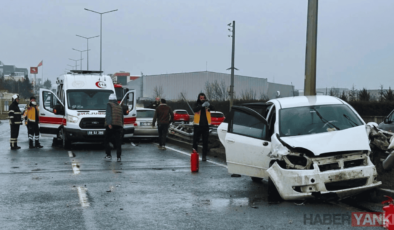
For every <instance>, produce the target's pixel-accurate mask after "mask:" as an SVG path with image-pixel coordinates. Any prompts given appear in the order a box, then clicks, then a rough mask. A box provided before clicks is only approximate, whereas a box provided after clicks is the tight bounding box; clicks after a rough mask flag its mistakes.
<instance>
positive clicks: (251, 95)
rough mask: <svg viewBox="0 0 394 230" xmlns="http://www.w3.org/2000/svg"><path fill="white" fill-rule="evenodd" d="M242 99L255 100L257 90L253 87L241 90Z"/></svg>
mask: <svg viewBox="0 0 394 230" xmlns="http://www.w3.org/2000/svg"><path fill="white" fill-rule="evenodd" d="M240 99H241V100H255V99H256V91H254V90H253V89H249V90H245V91H243V90H242V92H241V98H240Z"/></svg>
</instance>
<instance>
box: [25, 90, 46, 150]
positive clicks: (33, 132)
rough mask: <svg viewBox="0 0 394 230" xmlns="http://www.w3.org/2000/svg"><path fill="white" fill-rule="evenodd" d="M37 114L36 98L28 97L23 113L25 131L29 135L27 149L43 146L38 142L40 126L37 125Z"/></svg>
mask: <svg viewBox="0 0 394 230" xmlns="http://www.w3.org/2000/svg"><path fill="white" fill-rule="evenodd" d="M39 114H40V111H39V109H38V107H37V102H36V98H35V97H34V96H33V97H30V103H29V105H28V106H27V108H26V110H25V113H24V114H23V115H24V116H25V120H26V126H27V133H28V135H29V149H32V148H34V147H35V148H42V147H43V146H42V145H41V144H40V128H39V126H38V123H39ZM33 139H34V140H35V146H33Z"/></svg>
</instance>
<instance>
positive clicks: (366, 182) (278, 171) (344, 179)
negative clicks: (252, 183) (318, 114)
mask: <svg viewBox="0 0 394 230" xmlns="http://www.w3.org/2000/svg"><path fill="white" fill-rule="evenodd" d="M346 158H347V159H346V160H344V159H336V158H335V157H331V158H330V157H329V158H327V157H320V158H315V159H313V169H307V170H300V169H284V168H282V167H281V166H279V164H278V163H277V162H275V163H274V164H273V165H272V166H271V167H270V168H269V169H268V170H267V172H268V174H269V177H270V178H271V180H272V182H273V183H274V184H275V186H276V188H277V190H278V192H279V194H280V196H281V197H282V198H283V199H284V200H303V199H307V198H313V197H316V196H318V195H322V196H324V195H330V194H335V195H337V196H338V197H339V199H343V198H346V197H349V196H352V195H355V194H357V193H360V192H363V191H365V190H369V189H372V188H375V187H378V186H380V185H381V184H382V182H380V181H377V180H376V179H377V172H376V168H375V166H374V165H373V164H372V162H371V161H370V159H369V157H368V156H367V155H366V154H357V155H354V156H347V157H346ZM356 158H359V160H361V161H363V163H361V164H363V165H361V166H354V165H353V166H350V167H349V163H346V162H355V160H356ZM335 164H337V165H338V166H337V168H336V167H332V165H335Z"/></svg>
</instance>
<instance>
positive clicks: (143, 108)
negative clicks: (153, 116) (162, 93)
mask: <svg viewBox="0 0 394 230" xmlns="http://www.w3.org/2000/svg"><path fill="white" fill-rule="evenodd" d="M136 109H137V111H138V110H153V111H155V109H150V108H138V107H137V108H136Z"/></svg>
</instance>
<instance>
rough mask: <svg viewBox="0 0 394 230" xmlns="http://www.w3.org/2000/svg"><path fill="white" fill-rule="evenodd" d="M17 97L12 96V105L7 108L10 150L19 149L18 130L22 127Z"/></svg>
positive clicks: (16, 95)
mask: <svg viewBox="0 0 394 230" xmlns="http://www.w3.org/2000/svg"><path fill="white" fill-rule="evenodd" d="M18 104H19V95H18V94H15V95H13V96H12V104H11V105H10V107H9V111H8V118H9V119H10V130H11V139H10V146H11V149H12V150H17V149H20V148H21V147H19V146H18V136H19V128H20V125H22V112H21V110H20V109H19V106H18Z"/></svg>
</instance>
